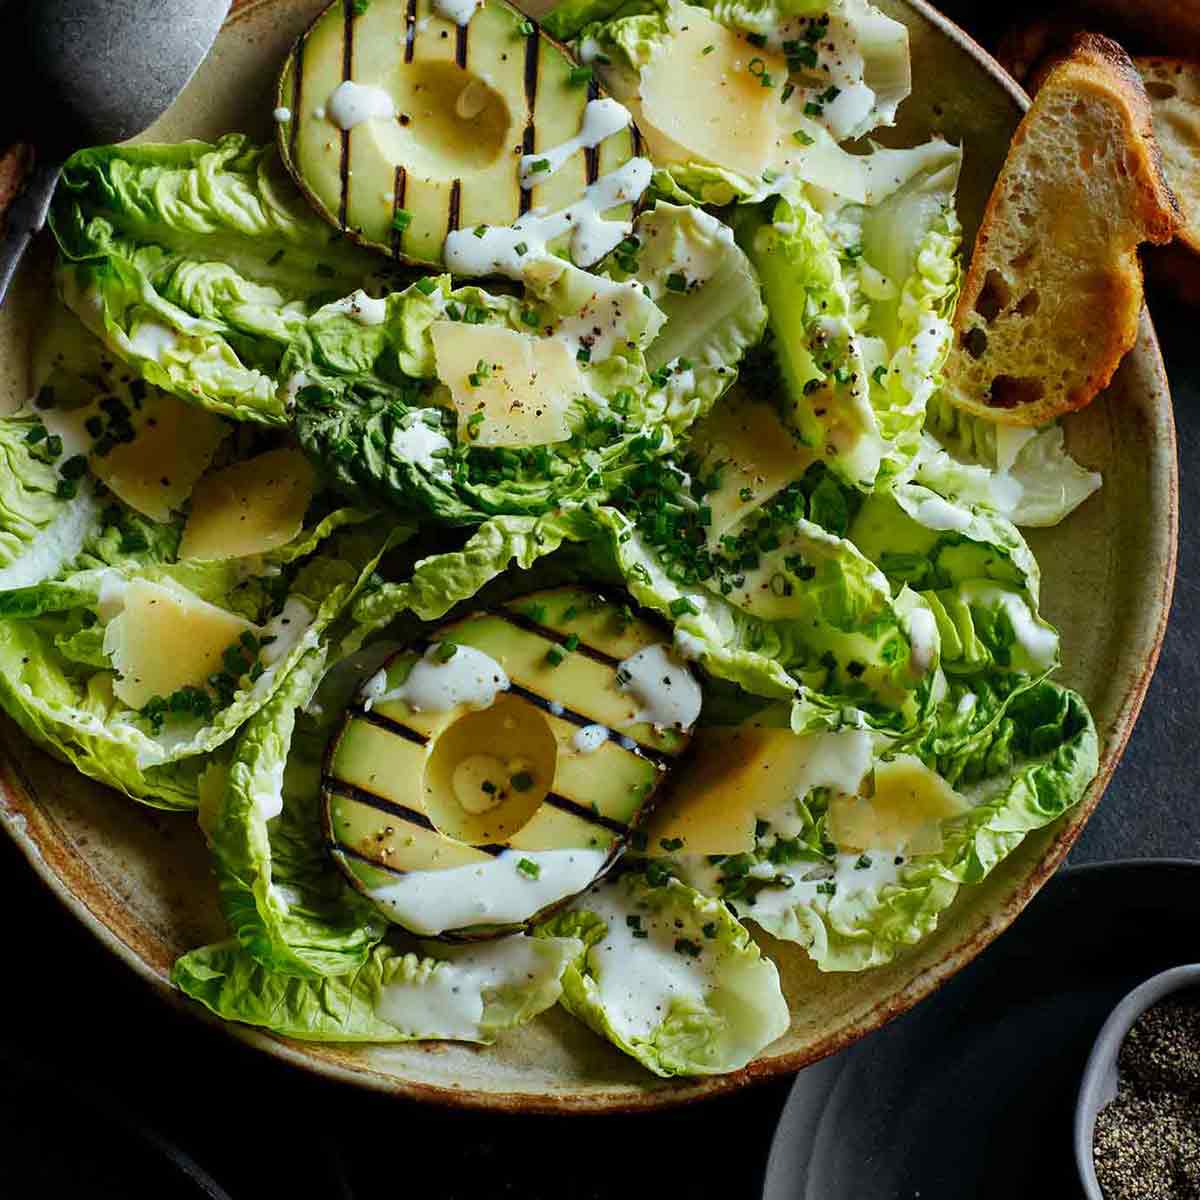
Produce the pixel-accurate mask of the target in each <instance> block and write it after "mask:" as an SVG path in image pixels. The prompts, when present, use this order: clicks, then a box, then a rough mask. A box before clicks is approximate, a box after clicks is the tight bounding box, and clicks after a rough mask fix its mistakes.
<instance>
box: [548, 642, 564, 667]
mask: <svg viewBox="0 0 1200 1200" xmlns="http://www.w3.org/2000/svg"><path fill="white" fill-rule="evenodd" d="M564 658H566V655H565V654H564V653H563V652H562V651H561V650H560V649H559V648H558V647H557V646H551V647H550V649H549V650H547V651H546V661H547V662H548V663H549V664H550V665H551V666H552V667H557V666H558V665H559V664H560V663H561V662H562V661H563V659H564Z"/></svg>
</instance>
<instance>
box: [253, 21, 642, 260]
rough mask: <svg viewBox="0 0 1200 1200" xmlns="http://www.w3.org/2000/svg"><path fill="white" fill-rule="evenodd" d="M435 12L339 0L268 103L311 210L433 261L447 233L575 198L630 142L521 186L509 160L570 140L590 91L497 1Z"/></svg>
mask: <svg viewBox="0 0 1200 1200" xmlns="http://www.w3.org/2000/svg"><path fill="white" fill-rule="evenodd" d="M446 7H449V6H447V5H446V4H445V3H444V0H443V3H442V4H441V5H434V4H433V3H432V0H371V2H370V3H369V4H366V5H364V4H362V3H356V2H355V0H336V2H335V3H334V4H331V5H330V6H329V8H327V9H325V11H324V12H323V13H322V14H321V15H320V16H319V17H318V18H317V20H316V21H315V22H314V23H313V25H312V26H311V27H310V28H309V29H308V31H307V32H306V33H305V34H304V35H303V36H302V37H301V38H300V40H299V41H298V42H297V43H296V45H295V47H294V48H293V50H292V53H291V54H290V55H289V57H288V59H287V61H286V63H285V65H284V69H283V73H282V75H281V77H280V81H279V91H278V99H277V104H278V107H277V109H276V119H277V124H278V133H279V143H280V149H281V151H282V154H283V158H284V161H285V162H286V163H287V165H288V168H289V170H290V171H291V173H292V175H293V176H294V177H295V179H296V181H297V182H298V183H299V185H300V187H301V188H302V189H304V191H305V192H306V193H307V194H308V196H309V198H310V199H311V200H312V202H313V203H314V204H315V205H316V207H317V208H318V209H319V210H320V211H321V213H323V214H324V216H326V217H327V218H328V219H329V220H330V221H332V222H333V223H334V224H335V225H336V226H337V227H338V228H339V229H341V230H342V231H343V232H345V233H346V234H347V235H349V236H350V237H351V238H353V239H355V240H356V241H359V242H361V243H363V244H364V245H367V246H370V247H372V248H374V249H376V250H380V251H382V252H383V253H385V254H388V255H391V256H392V257H393V258H396V259H398V260H401V261H405V262H409V263H412V264H415V265H421V266H430V267H440V266H441V265H442V246H443V243H444V242H445V239H446V235H447V234H448V233H450V232H452V231H454V230H456V229H474V228H477V227H479V226H483V225H502V226H503V225H511V224H512V223H513V222H514V221H515V220H517V218H518V217H520V216H521V215H522V214H523V213H526V212H528V211H530V210H531V209H535V208H536V209H545V210H547V211H558V210H560V209H564V208H566V207H568V206H569V205H571V204H573V203H574V202H575V201H577V200H578V199H579V198H580V197H581V196H582V195H583V192H584V189H585V188H586V187H587V186H588V185H589V184H591V183H593V182H595V180H596V179H597V178H598V177H599V176H601V175H604V174H607V173H609V172H611V171H614V170H616V169H617V168H618V167H620V166H622V165H623V164H624V163H625V162H627V161H628V160H629V159H630V158H632V157H634V155H635V140H636V138H637V132H636V130H635V129H634V128H633V126H632V125H631V126H629V127H628V128H626V129H625V130H623V131H622V132H620V133H617V134H614V135H613V136H611V137H608V138H606V139H605V140H604V141H603V142H602V143H601V144H600V145H599V146H598V147H596V148H595V149H583V148H580V149H579V150H577V151H576V152H575V153H573V154H572V155H571V157H570V159H569V160H568V161H567V162H566V163H565V164H564V165H563V166H562V167H561V168H559V169H558V170H556V171H553V172H547V173H546V175H545V178H544V179H542V180H539V181H538V182H537V183H536V185H535V186H533V187H531V188H522V186H521V184H520V179H519V167H520V161H521V156H522V155H525V154H538V153H541V152H543V151H545V150H547V149H549V148H551V147H556V146H562V145H563V143H566V142H569V141H571V139H573V138H575V137H576V136H577V135H578V134H579V132H580V127H581V123H582V120H583V114H584V109H585V107H586V105H587V103H588V101H589V100H592V99H596V98H597V97H598V96H599V95H601V92H600V89H599V87H598V85H597V84H596V83H595V82H594V81H593V80H592V79H591V76H590V72H589V71H588V70H587V69H586V68H581V67H579V65H578V64H577V63H576V62H575V61H574V60H573V59H572V58H571V57H570V55H569V54H568V53H567V51H566V50H565V49H563V47H561V46H560V45H558V44H557V43H556V42H553V41H551V40H550V39H549V38H548V37H546V36H545V35H544V34H542V33H541V31H540V30H539V29H538V28H537V26H536V25H535V24H534V23H533V22H531V21H530V20H529V19H528V18H527V17H525V16H524V14H522V13H520V12H518V11H517V9H515V8H513V7H512V6H511V5H509V4H506V3H505V2H504V0H486V2H485V3H483V4H482V5H481V6H479V7H478V8H475V9H474V10H473V11H471V10H470V5H469V3H468V4H467V5H466V8H467V11H468V12H469V13H470V15H469V18H468V19H466V20H465V23H463V24H457V23H456V22H455V21H453V20H450V19H448V18H447V17H446V16H445V15H443V11H441V10H442V9H445V8H446ZM459 7H462V5H461V4H460V5H459Z"/></svg>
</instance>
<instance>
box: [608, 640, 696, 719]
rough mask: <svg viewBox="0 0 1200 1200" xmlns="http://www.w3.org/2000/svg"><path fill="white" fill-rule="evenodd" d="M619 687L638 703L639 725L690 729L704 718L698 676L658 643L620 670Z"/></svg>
mask: <svg viewBox="0 0 1200 1200" xmlns="http://www.w3.org/2000/svg"><path fill="white" fill-rule="evenodd" d="M617 679H618V684H617V686H618V687H619V688H620V690H621V691H623V692H625V693H626V694H627V695H629V696H631V697H632V698H633V700H634V701H635V702H636V703H637V706H638V711H637V715H636V716H635V717H634V718H633V719H634V722H635V723H640V722H646V723H647V724H650V725H655V726H658V727H659V728H663V729H668V728H669V729H680V730H684V731H686V730H688V729H691V727H692V726H693V725H694V724H695V723H696V718H697V717H699V715H700V705H701V702H702V700H703V696H702V694H701V691H700V685H699V683H697V682H696V677H695V676H694V675H693V674H692V673H691V671H690V670H689V669H688V667H687V665H686V664H685V663H682V662H680V661H679V659H677V658H676V657H675V655H674V653H673V648H672V647H671V646H668V645H665V644H663V643H661V642H660V643H656V644H655V645H653V646H647V647H646V648H645V649H643V650H639V651H638V652H637V653H636V654H634V655H632V656H631V657H629V658H627V659H625V660H624V661H623V662H622V663H621V664H620V666H619V667H618V668H617Z"/></svg>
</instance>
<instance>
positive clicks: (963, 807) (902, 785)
mask: <svg viewBox="0 0 1200 1200" xmlns="http://www.w3.org/2000/svg"><path fill="white" fill-rule="evenodd" d="M968 807H969V806H968V804H967V801H966V799H965V798H964V797H963V796H961V795H960V794H959V793H958V792H956V791H955V790H954V789H953V788H952V787H951V786H950V785H949V784H948V783H947V782H946V781H945V780H944V779H943V778H942V777H941V776H940V775H939V774H937V772H936V771H931V770H930V769H929V768H928V767H927V766H925V764H924V763H923V762H921V760H920V759H919V758H916V757H915V756H914V755H911V754H897V755H896V757H895V758H894V759H892V761H891V762H881V763H878V764H877V765H876V767H875V794H874V795H873V796H870V797H867V796H835V797H834V799H833V800H832V801H831V803H830V805H829V834H830V836H831V837H832V838H833V840H834V842H835V843H836V844H837V847H838V849H839V850H847V851H853V850H869V849H872V848H875V847H880V846H882V847H884V848H885V849H888V850H892V849H894V850H896V851H897V852H899V851H901V850H905V849H906V850H907V851H908V852H909V853H910V854H936V853H937V852H938V851H939V850H940V849H941V848H942V834H941V823H942V821H944V820H946V819H948V818H950V817H956V816H958V815H959V814H960V813H964V812H966V811H967V808H968Z"/></svg>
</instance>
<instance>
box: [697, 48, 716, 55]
mask: <svg viewBox="0 0 1200 1200" xmlns="http://www.w3.org/2000/svg"><path fill="white" fill-rule="evenodd" d="M715 49H716V46H705V47H704V49H703V50H701V51H700V53H701V54H711V53H712V52H713V51H714V50H715Z"/></svg>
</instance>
